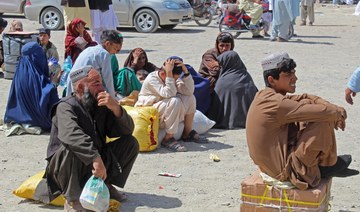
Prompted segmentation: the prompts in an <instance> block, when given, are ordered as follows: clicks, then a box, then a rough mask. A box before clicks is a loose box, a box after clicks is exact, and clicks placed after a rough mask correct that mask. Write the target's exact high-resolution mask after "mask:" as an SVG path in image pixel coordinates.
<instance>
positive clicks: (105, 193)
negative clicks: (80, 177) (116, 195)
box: [80, 175, 110, 212]
mask: <svg viewBox="0 0 360 212" xmlns="http://www.w3.org/2000/svg"><path fill="white" fill-rule="evenodd" d="M109 201H110V193H109V189H108V187H107V186H106V184H105V183H104V181H103V180H102V179H101V178H98V177H95V176H94V175H93V176H91V177H90V178H89V180H88V181H87V182H86V184H85V186H84V188H83V190H82V192H81V195H80V203H81V205H82V206H83V207H84V208H85V209H88V210H92V211H98V212H103V211H107V209H108V207H109Z"/></svg>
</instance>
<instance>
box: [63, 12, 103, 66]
mask: <svg viewBox="0 0 360 212" xmlns="http://www.w3.org/2000/svg"><path fill="white" fill-rule="evenodd" d="M85 25H86V22H85V21H83V20H82V19H80V18H74V19H73V20H72V21H71V22H70V24H69V25H68V26H67V28H66V37H65V58H67V57H68V56H69V55H70V57H71V60H72V62H73V64H74V63H75V60H76V59H77V57H78V56H79V54H80V53H81V52H82V51H83V50H84V49H86V48H87V47H89V46H96V45H97V43H96V42H95V41H93V40H92V38H91V36H90V34H89V33H88V32H87V31H86V30H85Z"/></svg>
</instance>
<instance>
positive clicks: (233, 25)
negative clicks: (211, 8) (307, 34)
mask: <svg viewBox="0 0 360 212" xmlns="http://www.w3.org/2000/svg"><path fill="white" fill-rule="evenodd" d="M263 8H269V7H268V5H265V4H263ZM222 9H223V16H222V17H221V19H220V21H219V30H220V32H230V33H232V35H233V37H234V38H237V37H239V36H240V34H241V33H245V32H251V31H253V30H263V29H264V24H265V23H264V21H263V19H262V18H261V19H260V21H259V23H258V24H257V25H256V27H255V28H252V27H250V21H251V17H250V16H248V15H247V14H246V12H241V11H240V10H239V7H238V5H237V4H223V5H222ZM263 12H264V13H266V12H269V10H266V9H265V10H264V11H263ZM293 35H294V27H293V25H292V24H290V26H289V34H288V38H289V39H290V38H291V37H292V36H293Z"/></svg>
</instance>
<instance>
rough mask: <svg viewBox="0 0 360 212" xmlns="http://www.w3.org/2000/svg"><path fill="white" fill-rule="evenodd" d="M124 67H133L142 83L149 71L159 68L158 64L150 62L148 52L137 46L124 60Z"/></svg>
mask: <svg viewBox="0 0 360 212" xmlns="http://www.w3.org/2000/svg"><path fill="white" fill-rule="evenodd" d="M124 67H128V68H131V69H133V70H134V71H135V74H136V76H137V78H138V79H139V81H140V82H141V83H143V81H144V80H145V78H146V77H147V75H148V74H149V73H151V72H153V71H155V70H159V68H158V67H156V65H154V64H152V63H150V62H149V60H148V57H147V55H146V52H145V51H144V49H142V48H135V49H133V50H132V51H131V52H130V53H129V56H128V57H127V58H126V60H125V62H124Z"/></svg>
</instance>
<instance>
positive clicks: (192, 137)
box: [183, 130, 209, 144]
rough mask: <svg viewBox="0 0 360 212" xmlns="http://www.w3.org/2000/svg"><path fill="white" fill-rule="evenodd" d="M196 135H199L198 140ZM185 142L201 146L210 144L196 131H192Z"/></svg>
mask: <svg viewBox="0 0 360 212" xmlns="http://www.w3.org/2000/svg"><path fill="white" fill-rule="evenodd" d="M196 135H198V138H196ZM183 141H184V142H195V143H199V144H205V143H208V142H209V140H208V139H207V138H205V137H203V136H200V135H199V133H198V132H196V131H195V130H191V132H190V133H189V135H188V137H187V138H183Z"/></svg>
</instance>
